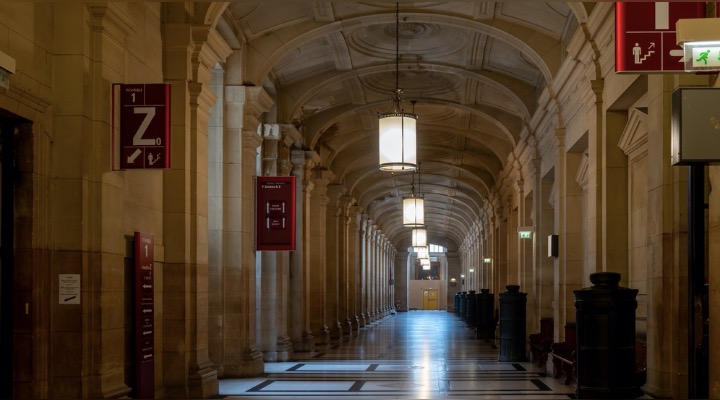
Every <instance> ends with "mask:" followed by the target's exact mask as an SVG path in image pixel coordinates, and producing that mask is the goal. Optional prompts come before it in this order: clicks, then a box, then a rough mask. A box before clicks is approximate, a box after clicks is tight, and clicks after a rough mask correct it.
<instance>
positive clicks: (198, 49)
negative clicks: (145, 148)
mask: <svg viewBox="0 0 720 400" xmlns="http://www.w3.org/2000/svg"><path fill="white" fill-rule="evenodd" d="M169 7H174V6H172V5H171V6H169ZM170 19H172V18H170ZM163 29H164V32H163V37H164V42H163V46H164V47H163V52H164V57H163V58H164V59H167V60H182V62H173V63H165V64H164V68H163V76H164V78H165V81H166V82H168V83H170V84H171V85H172V88H171V93H172V99H171V101H172V104H173V113H172V132H173V135H172V143H171V146H170V151H171V152H172V153H171V157H172V160H173V162H172V168H171V169H169V170H166V171H164V173H163V183H162V186H163V232H165V235H164V241H165V247H164V257H165V261H166V263H165V265H164V266H163V270H162V273H161V274H162V281H161V282H158V283H157V285H161V287H162V290H163V292H164V293H163V295H162V300H161V301H160V302H159V303H161V304H158V305H157V306H159V307H161V309H162V314H161V315H162V316H161V318H162V332H158V334H159V335H162V336H161V338H159V340H158V342H161V343H163V347H162V356H161V357H162V368H161V369H160V370H159V371H160V372H159V374H161V377H160V378H159V379H160V380H162V382H163V383H164V386H165V393H164V396H165V397H176V398H177V397H182V398H187V397H198V398H200V397H213V396H217V394H218V386H219V385H218V381H217V370H216V368H215V366H214V365H213V364H212V363H211V361H210V359H209V356H208V354H209V343H208V323H209V321H208V315H209V304H208V243H207V237H208V219H207V218H208V202H207V200H208V199H207V195H208V186H207V184H208V182H207V176H208V159H207V144H208V142H207V133H208V132H207V128H208V125H209V109H210V106H211V105H212V104H213V103H214V102H215V101H216V98H215V96H214V95H213V94H212V91H211V90H210V88H209V84H210V79H211V77H212V70H213V68H214V66H215V64H216V63H217V62H219V61H224V59H225V58H226V57H227V56H228V55H229V54H230V48H229V47H228V46H227V44H225V43H224V41H223V40H222V39H221V38H220V37H219V35H218V34H217V33H216V32H215V31H214V30H212V29H211V28H210V27H209V26H202V25H192V24H189V23H188V22H187V21H186V20H178V21H173V20H168V21H167V22H166V23H165V24H164V25H163Z"/></svg>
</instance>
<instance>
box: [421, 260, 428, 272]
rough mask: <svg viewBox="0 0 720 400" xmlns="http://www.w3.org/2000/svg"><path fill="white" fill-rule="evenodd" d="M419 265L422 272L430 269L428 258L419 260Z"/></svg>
mask: <svg viewBox="0 0 720 400" xmlns="http://www.w3.org/2000/svg"><path fill="white" fill-rule="evenodd" d="M420 265H422V267H423V270H425V271H427V270H429V269H430V259H429V258H421V259H420Z"/></svg>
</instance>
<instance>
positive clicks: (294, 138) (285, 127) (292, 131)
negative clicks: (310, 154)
mask: <svg viewBox="0 0 720 400" xmlns="http://www.w3.org/2000/svg"><path fill="white" fill-rule="evenodd" d="M280 137H281V139H282V141H283V142H284V143H285V145H286V146H287V147H291V146H292V145H293V144H296V145H300V144H301V143H302V133H300V131H299V130H298V129H297V127H295V125H293V124H280Z"/></svg>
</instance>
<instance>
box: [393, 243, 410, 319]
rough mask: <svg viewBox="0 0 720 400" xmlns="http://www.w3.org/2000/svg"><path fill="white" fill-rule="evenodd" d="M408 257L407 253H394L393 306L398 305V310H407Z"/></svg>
mask: <svg viewBox="0 0 720 400" xmlns="http://www.w3.org/2000/svg"><path fill="white" fill-rule="evenodd" d="M408 257H409V254H408V252H407V251H398V252H397V253H395V284H394V285H393V286H394V288H393V289H394V292H395V298H394V301H393V304H396V303H398V302H399V303H400V309H402V310H404V311H409V310H408V261H407V260H408Z"/></svg>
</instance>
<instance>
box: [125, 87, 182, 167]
mask: <svg viewBox="0 0 720 400" xmlns="http://www.w3.org/2000/svg"><path fill="white" fill-rule="evenodd" d="M113 91H114V92H115V93H114V94H115V97H116V98H117V102H118V107H119V116H120V118H119V120H118V121H115V120H114V118H113V124H115V123H117V124H118V125H119V128H120V134H119V139H120V140H119V144H118V149H117V150H116V151H117V152H118V155H117V156H118V157H119V167H120V169H162V168H170V84H166V83H153V84H128V85H124V84H116V85H113ZM113 111H114V110H113ZM113 131H114V130H113Z"/></svg>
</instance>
